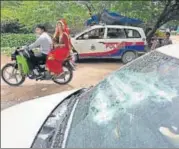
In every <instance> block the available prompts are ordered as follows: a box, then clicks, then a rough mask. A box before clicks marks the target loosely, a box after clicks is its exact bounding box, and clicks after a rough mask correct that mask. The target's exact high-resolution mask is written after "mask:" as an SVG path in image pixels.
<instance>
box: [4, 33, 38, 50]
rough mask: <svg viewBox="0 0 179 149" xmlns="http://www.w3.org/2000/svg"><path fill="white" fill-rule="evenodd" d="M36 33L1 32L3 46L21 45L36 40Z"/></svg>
mask: <svg viewBox="0 0 179 149" xmlns="http://www.w3.org/2000/svg"><path fill="white" fill-rule="evenodd" d="M35 39H36V37H35V35H34V34H1V47H10V48H11V47H19V46H23V45H26V44H29V43H32V42H34V41H35Z"/></svg>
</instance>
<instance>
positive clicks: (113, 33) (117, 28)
mask: <svg viewBox="0 0 179 149" xmlns="http://www.w3.org/2000/svg"><path fill="white" fill-rule="evenodd" d="M72 45H73V48H74V49H73V51H74V52H75V53H76V60H79V59H84V58H115V59H122V62H123V63H128V62H130V61H132V60H134V59H135V58H137V57H138V55H139V54H143V53H145V52H146V50H145V47H146V45H147V41H146V36H145V33H144V31H143V29H142V28H139V27H132V26H122V25H94V26H91V27H90V28H88V29H86V30H85V31H83V32H81V33H79V34H77V35H76V36H75V37H74V38H72Z"/></svg>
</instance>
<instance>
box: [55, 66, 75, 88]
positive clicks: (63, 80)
mask: <svg viewBox="0 0 179 149" xmlns="http://www.w3.org/2000/svg"><path fill="white" fill-rule="evenodd" d="M72 78H73V70H72V69H71V68H69V67H67V66H63V72H62V73H61V74H59V75H57V76H54V77H53V81H54V82H55V83H57V84H59V85H65V84H67V83H69V82H70V81H71V80H72Z"/></svg>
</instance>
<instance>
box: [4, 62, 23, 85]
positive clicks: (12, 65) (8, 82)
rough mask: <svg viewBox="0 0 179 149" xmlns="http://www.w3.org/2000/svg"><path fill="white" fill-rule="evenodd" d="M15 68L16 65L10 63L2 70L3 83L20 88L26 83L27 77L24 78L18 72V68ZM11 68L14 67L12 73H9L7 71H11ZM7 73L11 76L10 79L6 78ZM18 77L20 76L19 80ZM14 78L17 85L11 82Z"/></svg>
mask: <svg viewBox="0 0 179 149" xmlns="http://www.w3.org/2000/svg"><path fill="white" fill-rule="evenodd" d="M15 66H16V64H14V63H8V64H6V65H5V66H4V67H3V68H2V70H1V76H2V79H3V81H4V82H5V83H7V84H8V85H10V86H19V85H21V84H22V83H23V82H24V81H25V76H23V75H22V74H21V73H20V71H19V70H18V68H15ZM10 67H12V73H10V72H8V71H7V69H9V68H10ZM15 72H16V73H15ZM5 73H7V74H9V78H7V77H6V75H5ZM17 76H20V79H19V80H18V79H17ZM12 78H14V79H15V81H16V82H15V83H12V82H10V79H12Z"/></svg>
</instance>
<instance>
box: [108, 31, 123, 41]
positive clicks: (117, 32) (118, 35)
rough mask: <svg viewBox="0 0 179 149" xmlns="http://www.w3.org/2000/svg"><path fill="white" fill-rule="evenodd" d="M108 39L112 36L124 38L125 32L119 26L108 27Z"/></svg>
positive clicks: (112, 37)
mask: <svg viewBox="0 0 179 149" xmlns="http://www.w3.org/2000/svg"><path fill="white" fill-rule="evenodd" d="M107 38H108V39H114V38H126V35H125V32H124V30H123V29H120V28H108V32H107Z"/></svg>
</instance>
